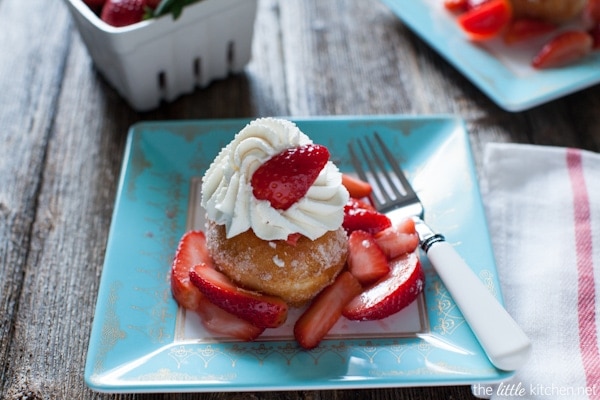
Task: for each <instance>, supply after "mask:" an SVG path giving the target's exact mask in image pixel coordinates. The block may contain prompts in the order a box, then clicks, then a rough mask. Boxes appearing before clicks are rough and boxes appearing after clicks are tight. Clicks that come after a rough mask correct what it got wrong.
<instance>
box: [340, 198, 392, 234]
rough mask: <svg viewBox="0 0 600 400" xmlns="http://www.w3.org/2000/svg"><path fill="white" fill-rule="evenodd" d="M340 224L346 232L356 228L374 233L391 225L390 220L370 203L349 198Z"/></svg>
mask: <svg viewBox="0 0 600 400" xmlns="http://www.w3.org/2000/svg"><path fill="white" fill-rule="evenodd" d="M342 226H343V227H344V229H345V230H346V232H348V234H350V233H352V232H354V231H357V230H362V231H365V232H368V233H371V234H375V233H377V232H379V231H382V230H384V229H386V228H388V227H390V226H392V222H391V221H390V219H389V218H388V217H387V216H386V215H384V214H381V213H380V212H378V211H377V210H375V208H374V207H373V206H371V205H370V204H368V203H365V202H362V201H360V200H357V199H354V198H350V199H349V200H348V202H347V203H346V205H345V206H344V221H343V222H342Z"/></svg>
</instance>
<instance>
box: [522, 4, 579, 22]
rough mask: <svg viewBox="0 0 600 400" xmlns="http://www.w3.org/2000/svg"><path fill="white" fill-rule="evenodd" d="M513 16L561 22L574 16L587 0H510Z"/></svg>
mask: <svg viewBox="0 0 600 400" xmlns="http://www.w3.org/2000/svg"><path fill="white" fill-rule="evenodd" d="M511 3H512V5H513V10H514V14H515V16H516V17H517V18H518V17H530V18H540V19H543V20H546V21H549V22H554V23H559V24H560V23H563V22H566V21H569V20H571V19H573V18H575V17H576V16H577V15H578V14H580V13H581V11H582V10H583V8H584V7H585V5H586V3H587V0H511Z"/></svg>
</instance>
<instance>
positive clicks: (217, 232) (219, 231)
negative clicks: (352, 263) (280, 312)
mask: <svg viewBox="0 0 600 400" xmlns="http://www.w3.org/2000/svg"><path fill="white" fill-rule="evenodd" d="M206 238H207V241H206V242H207V246H208V249H209V252H210V253H211V255H212V257H213V260H214V263H215V267H216V268H217V269H218V270H220V271H221V272H222V273H224V274H225V275H227V276H228V277H229V278H230V279H231V280H232V281H234V282H235V283H237V284H238V285H240V286H241V287H243V288H246V289H250V290H256V291H259V292H261V293H265V294H269V295H273V296H279V297H281V298H282V299H283V300H284V301H286V302H287V303H288V304H289V305H290V306H293V307H298V306H301V305H303V304H305V303H307V302H308V301H309V300H311V299H312V298H313V297H314V296H315V295H316V294H317V293H319V292H320V291H321V290H322V289H323V288H325V287H326V286H328V285H329V284H331V283H332V282H333V280H334V279H335V277H336V276H337V275H338V274H339V273H340V271H341V270H342V269H343V268H344V264H345V262H346V257H347V251H348V238H347V235H346V232H345V231H344V229H343V228H339V229H338V230H335V231H329V232H327V233H325V234H324V235H323V236H321V237H319V238H318V239H315V240H310V239H308V238H307V237H305V236H301V237H300V238H299V239H298V241H297V242H296V243H295V244H290V243H288V242H286V241H283V240H272V241H266V240H262V239H260V238H259V237H257V236H256V235H255V234H254V232H253V231H252V230H251V229H249V230H247V231H246V232H244V233H241V234H239V235H236V236H234V237H232V238H229V239H227V238H226V237H225V227H224V226H223V225H217V224H215V223H214V222H208V224H207V229H206Z"/></svg>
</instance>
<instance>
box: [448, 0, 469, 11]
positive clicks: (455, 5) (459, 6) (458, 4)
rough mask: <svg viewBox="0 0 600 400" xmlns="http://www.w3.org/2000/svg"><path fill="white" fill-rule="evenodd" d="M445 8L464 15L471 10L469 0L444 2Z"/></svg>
mask: <svg viewBox="0 0 600 400" xmlns="http://www.w3.org/2000/svg"><path fill="white" fill-rule="evenodd" d="M444 8H445V9H446V10H448V11H450V12H453V13H457V14H458V13H463V12H465V11H467V10H468V9H469V0H444Z"/></svg>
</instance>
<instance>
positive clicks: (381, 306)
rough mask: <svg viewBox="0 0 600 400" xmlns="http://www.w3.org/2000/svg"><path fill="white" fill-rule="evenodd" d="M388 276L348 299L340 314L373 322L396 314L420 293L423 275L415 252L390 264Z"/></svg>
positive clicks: (423, 279) (352, 318)
mask: <svg viewBox="0 0 600 400" xmlns="http://www.w3.org/2000/svg"><path fill="white" fill-rule="evenodd" d="M390 268H391V270H390V273H389V274H388V275H387V276H386V277H385V278H384V279H382V280H380V281H378V282H377V283H375V284H374V285H373V286H371V287H369V288H367V289H366V290H365V291H364V292H362V293H361V294H360V295H358V296H356V297H355V298H354V299H352V300H351V301H350V302H349V303H348V304H347V305H346V306H345V307H344V310H343V312H342V314H343V315H344V317H346V318H348V319H350V320H360V321H367V320H377V319H382V318H385V317H387V316H390V315H392V314H395V313H397V312H398V311H400V310H401V309H403V308H404V307H406V306H407V305H409V304H410V303H412V302H413V301H414V300H415V299H416V298H417V297H418V295H419V294H420V293H421V292H422V291H423V286H424V284H425V275H424V273H423V269H422V268H421V262H420V261H419V257H418V256H417V253H416V252H413V253H409V254H405V255H403V256H401V257H398V258H396V259H394V260H392V261H390Z"/></svg>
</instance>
